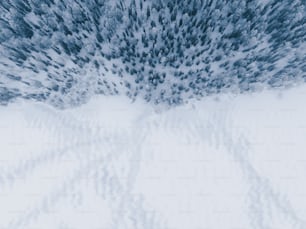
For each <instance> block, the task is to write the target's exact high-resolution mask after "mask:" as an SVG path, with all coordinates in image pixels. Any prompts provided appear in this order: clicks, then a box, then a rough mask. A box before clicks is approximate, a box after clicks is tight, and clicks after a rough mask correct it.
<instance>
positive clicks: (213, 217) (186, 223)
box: [0, 86, 306, 229]
mask: <svg viewBox="0 0 306 229" xmlns="http://www.w3.org/2000/svg"><path fill="white" fill-rule="evenodd" d="M305 99H306V87H305V86H302V87H297V88H294V89H291V90H286V91H283V92H282V91H278V92H276V91H273V92H271V91H265V92H262V93H257V94H252V95H239V96H237V95H233V94H232V95H229V94H228V95H222V96H218V97H216V96H210V97H207V98H205V99H203V100H201V101H191V102H190V103H188V104H186V105H184V106H179V107H176V108H173V109H169V110H155V109H153V108H152V106H151V105H149V104H146V103H144V102H140V101H139V102H135V103H130V100H128V99H127V98H126V97H119V96H112V97H105V96H98V97H94V98H92V99H91V100H90V101H89V103H87V104H85V105H82V106H80V107H77V108H73V109H68V110H58V109H55V108H53V107H51V106H49V105H46V104H43V103H41V102H29V101H23V100H20V101H17V102H15V103H12V104H10V105H8V106H7V107H1V109H0V117H1V119H0V127H1V128H0V139H1V140H0V145H1V153H0V163H1V164H0V169H1V171H0V174H1V176H0V203H1V205H0V216H1V217H0V228H5V229H17V228H23V229H24V228H26V229H28V228H29V229H30V228H44V229H48V228H52V229H55V228H56V229H64V228H65V229H72V228H73V229H77V228H80V229H81V228H82V229H84V228H89V229H98V228H101V229H102V228H103V229H117V228H118V229H138V228H139V229H150V228H152V229H168V228H169V229H170V228H176V229H185V228H188V229H196V228H197V229H207V228H211V229H220V228H229V229H234V228H236V229H238V228H239V229H242V228H254V229H255V228H256V229H257V228H258V229H266V228H281V229H291V228H292V229H293V228H294V229H295V228H298V229H303V228H306V221H305V220H306V185H305V182H304V181H305V179H306V171H305V169H306V166H305V162H306V155H305V148H306V145H305V144H306V143H305V136H306V120H305V116H306V107H305V106H304V101H305Z"/></svg>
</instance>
